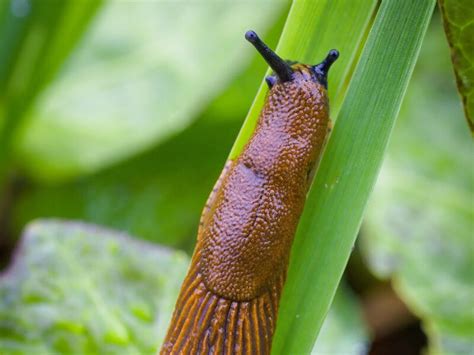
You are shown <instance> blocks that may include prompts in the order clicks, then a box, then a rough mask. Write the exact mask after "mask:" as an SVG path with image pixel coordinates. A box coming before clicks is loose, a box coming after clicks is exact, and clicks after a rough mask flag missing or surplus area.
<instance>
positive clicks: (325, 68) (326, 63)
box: [245, 31, 339, 88]
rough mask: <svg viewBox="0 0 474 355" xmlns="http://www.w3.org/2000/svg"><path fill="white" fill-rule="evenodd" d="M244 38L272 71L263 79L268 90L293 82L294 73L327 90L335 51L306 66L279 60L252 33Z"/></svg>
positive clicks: (337, 54) (335, 54)
mask: <svg viewBox="0 0 474 355" xmlns="http://www.w3.org/2000/svg"><path fill="white" fill-rule="evenodd" d="M245 38H246V39H247V41H249V42H250V43H252V44H253V45H254V47H255V48H256V49H257V50H258V51H259V52H260V54H261V55H262V57H263V59H265V61H266V62H267V63H268V65H269V66H270V67H271V68H272V69H273V72H274V74H273V75H270V76H267V77H266V78H265V81H266V82H267V84H268V87H269V88H272V87H273V86H274V85H275V84H277V83H284V82H289V81H293V80H294V79H295V73H301V74H302V75H303V77H305V78H307V80H312V81H314V82H316V83H318V84H321V85H323V86H324V87H325V88H327V85H328V81H327V75H328V72H329V68H330V67H331V65H332V64H333V63H334V62H335V61H336V59H337V58H338V57H339V52H338V51H337V50H335V49H332V50H330V51H329V53H328V54H327V56H326V58H325V59H324V60H323V61H322V62H321V63H319V64H316V65H307V64H300V63H298V62H291V61H285V60H283V59H281V58H280V57H279V56H278V55H277V54H276V53H275V52H273V51H272V50H271V49H270V48H268V46H267V45H266V44H265V43H264V42H263V41H262V40H261V39H260V38H259V37H258V36H257V34H256V33H255V32H254V31H247V33H245Z"/></svg>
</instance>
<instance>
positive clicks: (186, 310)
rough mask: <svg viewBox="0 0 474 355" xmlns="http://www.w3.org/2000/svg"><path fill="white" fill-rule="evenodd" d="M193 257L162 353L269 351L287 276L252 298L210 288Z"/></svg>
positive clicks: (262, 352) (250, 352)
mask: <svg viewBox="0 0 474 355" xmlns="http://www.w3.org/2000/svg"><path fill="white" fill-rule="evenodd" d="M196 259H199V258H197V255H195V257H194V258H193V262H192V265H191V268H190V270H189V273H188V276H187V277H186V279H185V281H184V283H183V286H182V288H181V293H180V296H179V298H178V301H177V304H176V307H175V312H174V314H173V318H172V320H171V323H170V327H169V329H168V334H167V335H166V339H165V342H164V344H163V346H162V348H161V351H160V354H162V355H165V354H229V355H230V354H241V355H245V354H260V355H264V354H270V349H271V342H272V335H273V332H274V330H275V325H276V317H277V310H278V300H279V299H280V293H281V289H282V287H283V282H284V277H283V276H282V277H281V278H279V279H278V280H277V281H276V283H275V285H274V286H273V287H271V289H270V290H268V291H267V292H265V293H263V294H262V295H261V296H259V297H257V298H254V299H252V300H249V301H233V300H229V299H225V298H223V297H220V296H219V295H216V294H215V293H213V292H212V291H210V290H208V289H207V287H206V286H205V284H204V282H203V279H202V275H201V274H200V272H199V263H198V262H196Z"/></svg>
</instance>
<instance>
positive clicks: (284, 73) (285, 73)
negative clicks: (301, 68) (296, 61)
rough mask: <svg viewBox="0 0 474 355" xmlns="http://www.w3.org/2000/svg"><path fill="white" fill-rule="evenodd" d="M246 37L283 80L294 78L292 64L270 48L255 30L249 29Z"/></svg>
mask: <svg viewBox="0 0 474 355" xmlns="http://www.w3.org/2000/svg"><path fill="white" fill-rule="evenodd" d="M245 38H246V39H247V41H249V42H250V43H252V44H253V45H254V46H255V48H256V49H257V50H258V51H259V52H260V54H261V55H262V57H263V59H265V61H266V62H267V63H268V65H269V66H270V67H271V68H272V69H273V70H274V71H275V74H276V75H278V78H279V79H280V80H281V81H282V82H285V81H290V80H291V79H292V77H293V70H292V69H291V67H290V65H288V63H287V62H285V61H284V60H283V59H281V58H280V57H279V56H278V55H276V53H275V52H273V51H272V50H271V49H270V48H268V46H267V45H266V44H265V43H263V41H262V40H261V39H260V38H259V37H258V36H257V34H256V33H255V32H254V31H247V33H246V34H245Z"/></svg>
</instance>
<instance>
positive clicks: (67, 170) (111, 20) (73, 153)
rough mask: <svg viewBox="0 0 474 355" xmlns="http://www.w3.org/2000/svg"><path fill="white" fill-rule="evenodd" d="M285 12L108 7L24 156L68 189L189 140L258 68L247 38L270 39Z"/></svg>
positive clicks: (49, 101)
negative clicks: (203, 116) (203, 117)
mask: <svg viewBox="0 0 474 355" xmlns="http://www.w3.org/2000/svg"><path fill="white" fill-rule="evenodd" d="M284 4H285V3H284V2H275V3H272V4H271V5H270V4H269V3H266V2H256V3H249V2H237V3H216V2H207V3H206V2H204V3H202V2H201V3H199V4H198V3H192V2H177V3H170V2H150V1H141V2H123V1H113V2H108V3H107V5H106V6H105V7H104V8H103V10H102V12H101V14H100V16H99V17H98V18H97V21H95V23H94V26H93V27H92V28H91V29H90V31H89V33H88V35H87V37H86V38H85V39H84V41H83V44H82V46H81V47H80V48H79V49H78V51H77V52H76V53H75V54H74V56H73V57H72V58H71V61H70V62H69V63H68V65H67V67H66V68H65V70H63V72H62V73H61V77H60V79H59V80H57V81H56V82H55V83H54V84H53V85H52V86H51V87H49V88H48V91H47V92H46V93H45V94H44V95H42V97H41V99H40V100H39V101H38V104H37V105H36V107H35V108H34V109H33V110H32V111H31V114H30V117H31V120H30V124H29V125H28V126H27V127H25V130H24V134H23V135H22V136H21V137H20V139H19V142H18V145H17V154H18V155H19V157H20V158H21V159H22V161H23V163H24V165H25V167H26V168H27V169H28V170H29V171H30V173H31V174H32V175H34V176H35V177H41V178H43V179H49V180H51V179H53V180H58V179H65V178H68V177H72V176H76V175H81V174H85V173H91V172H95V171H97V170H99V169H102V168H104V167H106V166H109V165H111V164H114V163H117V162H119V161H122V160H124V159H126V158H129V157H131V156H133V155H135V154H136V153H138V152H142V151H144V150H145V149H147V148H150V147H151V146H153V145H155V144H157V143H158V142H160V141H163V140H164V139H165V138H167V137H169V136H170V135H171V134H173V133H176V132H178V131H181V130H182V129H184V128H185V127H186V126H187V125H189V124H190V123H191V122H192V121H193V120H194V119H195V118H196V117H197V115H198V114H199V113H200V112H201V111H202V110H203V109H204V108H205V107H206V106H207V105H208V104H209V102H210V101H211V99H213V98H214V97H215V96H216V95H217V94H218V93H219V92H220V90H222V88H223V87H225V86H226V85H227V84H228V83H229V81H230V79H231V78H232V77H233V76H234V75H235V74H237V73H238V72H239V70H241V69H242V68H244V67H245V65H246V64H248V61H249V59H250V54H253V52H252V51H251V50H250V48H247V50H244V48H246V47H248V46H247V44H246V43H245V41H244V40H243V33H244V32H245V30H246V29H247V28H248V27H255V28H256V29H258V30H262V31H264V30H265V29H266V28H267V27H268V25H269V24H271V23H272V22H273V21H274V20H275V19H277V18H278V15H279V13H280V11H281V10H282V9H283V5H284ZM45 142H47V143H45Z"/></svg>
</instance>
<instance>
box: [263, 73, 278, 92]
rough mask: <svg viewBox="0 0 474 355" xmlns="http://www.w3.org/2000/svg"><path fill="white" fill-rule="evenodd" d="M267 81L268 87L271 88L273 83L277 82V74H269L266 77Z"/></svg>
mask: <svg viewBox="0 0 474 355" xmlns="http://www.w3.org/2000/svg"><path fill="white" fill-rule="evenodd" d="M265 81H266V82H267V85H268V88H269V89H271V88H272V87H273V85H275V84H276V82H277V77H276V76H275V75H269V76H267V77H266V78H265Z"/></svg>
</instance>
